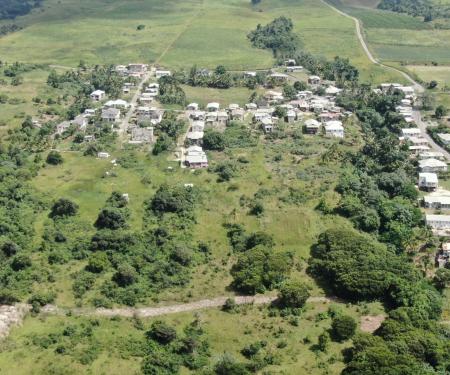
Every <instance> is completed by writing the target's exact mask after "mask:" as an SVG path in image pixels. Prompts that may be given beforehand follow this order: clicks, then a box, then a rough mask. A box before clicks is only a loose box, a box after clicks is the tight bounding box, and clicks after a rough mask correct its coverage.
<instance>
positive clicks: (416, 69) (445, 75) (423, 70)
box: [406, 65, 450, 88]
mask: <svg viewBox="0 0 450 375" xmlns="http://www.w3.org/2000/svg"><path fill="white" fill-rule="evenodd" d="M406 68H407V69H408V70H409V71H411V72H413V73H414V74H417V75H418V76H419V77H420V78H421V79H422V80H423V81H425V82H430V81H432V80H435V81H437V82H438V84H439V87H440V88H444V87H445V86H448V85H450V66H425V65H407V66H406Z"/></svg>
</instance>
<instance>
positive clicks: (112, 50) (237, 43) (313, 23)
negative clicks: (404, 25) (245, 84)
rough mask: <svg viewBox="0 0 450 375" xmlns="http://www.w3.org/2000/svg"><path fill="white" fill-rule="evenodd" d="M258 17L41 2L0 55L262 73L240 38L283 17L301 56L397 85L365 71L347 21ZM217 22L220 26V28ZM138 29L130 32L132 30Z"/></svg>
mask: <svg viewBox="0 0 450 375" xmlns="http://www.w3.org/2000/svg"><path fill="white" fill-rule="evenodd" d="M258 9H260V10H261V11H256V10H255V9H253V8H252V7H251V6H250V4H249V2H248V1H246V0H235V1H233V2H227V3H224V2H221V1H218V0H205V1H198V0H189V1H185V2H183V3H182V5H180V4H179V3H177V2H175V1H166V2H164V3H163V5H161V2H160V1H157V0H151V1H146V2H141V1H137V0H133V1H127V4H126V5H123V3H121V2H118V1H108V2H107V3H104V2H103V1H100V0H97V1H94V2H93V1H87V0H83V1H82V2H81V4H80V2H79V1H73V0H65V1H63V2H57V1H56V0H48V1H46V2H45V6H44V9H43V10H39V11H37V12H34V13H32V14H31V15H28V16H25V17H22V18H21V19H19V20H18V21H17V22H18V23H19V24H22V25H24V26H27V27H26V28H25V29H24V30H22V31H20V32H17V33H13V34H10V35H8V36H6V37H3V38H1V39H0V55H4V56H8V60H20V61H27V62H29V61H32V62H35V63H36V62H42V63H48V64H61V65H69V66H75V65H77V64H78V62H79V61H80V60H81V59H83V60H85V61H86V62H88V63H91V64H98V63H100V64H106V63H127V62H130V61H142V62H157V63H160V64H162V65H165V66H167V67H170V68H180V67H189V66H191V65H193V64H197V65H198V66H205V67H214V66H216V65H218V64H223V65H225V66H226V67H227V68H230V69H248V68H254V69H255V68H269V67H271V66H272V65H273V62H274V60H273V57H272V56H271V54H270V53H269V52H267V51H262V50H258V49H255V48H252V47H251V45H250V43H249V42H248V40H247V38H246V35H247V33H248V32H249V31H250V30H251V29H253V28H255V26H256V25H257V24H258V23H261V24H264V23H268V22H270V21H271V20H272V19H273V18H275V17H277V16H281V15H285V16H289V17H291V18H292V20H293V21H294V23H295V26H296V28H295V31H296V32H297V33H298V35H299V36H300V39H301V41H302V43H303V44H304V46H305V48H306V49H307V50H309V51H311V52H312V53H315V54H319V55H324V56H326V57H328V58H333V57H334V56H335V55H336V54H339V55H341V56H345V57H349V58H350V60H351V61H352V62H353V63H354V64H356V65H357V66H358V68H360V69H361V73H362V77H363V79H365V80H373V81H376V82H377V83H378V82H381V81H386V80H389V79H391V78H392V79H394V78H397V80H398V79H399V77H398V76H396V74H395V73H389V72H388V73H386V72H385V71H384V70H383V69H381V68H379V67H376V66H374V65H372V64H371V63H370V62H369V60H368V59H367V57H366V56H365V54H364V52H363V50H362V48H361V46H360V45H359V42H358V40H357V38H356V33H355V27H354V24H353V22H352V21H351V20H349V19H346V18H345V17H343V16H341V15H339V14H337V13H336V12H335V11H333V10H332V9H330V8H329V7H327V6H326V5H325V4H323V3H322V2H318V1H313V0H301V1H292V0H277V1H274V2H270V3H267V4H266V3H262V5H260V6H258ZM223 20H227V21H226V22H224V21H223ZM140 24H142V25H145V26H146V27H145V29H144V30H141V31H137V30H136V28H137V26H138V25H140ZM224 51H226V52H225V53H224Z"/></svg>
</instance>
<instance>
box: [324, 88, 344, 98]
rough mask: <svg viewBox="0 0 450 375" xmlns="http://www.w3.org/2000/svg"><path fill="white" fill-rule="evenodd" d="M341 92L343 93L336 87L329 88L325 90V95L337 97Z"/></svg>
mask: <svg viewBox="0 0 450 375" xmlns="http://www.w3.org/2000/svg"><path fill="white" fill-rule="evenodd" d="M341 91H342V90H341V89H338V88H337V87H335V86H328V87H327V88H326V89H325V94H326V95H331V96H336V95H337V94H339V93H340V92H341Z"/></svg>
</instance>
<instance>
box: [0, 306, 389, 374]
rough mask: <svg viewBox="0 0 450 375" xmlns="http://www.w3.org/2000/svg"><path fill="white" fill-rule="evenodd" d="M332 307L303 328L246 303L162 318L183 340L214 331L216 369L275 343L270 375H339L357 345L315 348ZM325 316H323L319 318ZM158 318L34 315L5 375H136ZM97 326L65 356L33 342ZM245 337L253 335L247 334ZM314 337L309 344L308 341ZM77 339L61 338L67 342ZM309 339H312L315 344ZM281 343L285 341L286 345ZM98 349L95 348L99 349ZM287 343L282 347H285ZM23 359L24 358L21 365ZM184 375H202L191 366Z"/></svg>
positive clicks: (5, 354) (17, 338)
mask: <svg viewBox="0 0 450 375" xmlns="http://www.w3.org/2000/svg"><path fill="white" fill-rule="evenodd" d="M328 308H329V304H323V303H317V304H308V305H307V306H306V309H305V312H304V313H302V315H301V316H300V317H299V318H298V325H293V324H290V323H289V321H292V319H290V318H289V317H287V318H281V317H270V316H269V315H268V310H267V308H264V307H256V306H255V307H253V306H245V307H241V313H239V314H232V313H226V312H222V311H219V310H218V309H208V310H203V311H201V312H199V313H182V314H176V315H171V316H168V317H163V318H162V320H164V321H165V322H167V323H168V324H169V325H171V326H173V327H175V328H176V329H177V332H178V334H179V335H181V334H182V331H183V327H185V326H186V325H188V324H189V323H191V322H192V321H194V320H195V319H198V320H199V321H200V322H201V326H202V328H203V329H204V331H205V333H206V334H207V339H208V342H209V344H210V353H211V357H210V358H209V362H210V366H212V365H213V364H214V363H216V362H217V361H218V359H219V358H220V356H221V355H223V353H225V352H226V353H229V354H231V355H232V356H233V357H234V358H236V359H238V360H239V361H246V360H245V358H244V357H243V356H242V354H241V353H240V351H241V350H242V348H243V347H244V346H246V345H248V344H251V343H254V342H256V341H259V340H265V341H267V345H268V348H270V350H271V351H272V352H273V353H274V354H276V356H277V358H279V360H280V362H281V364H277V365H272V366H269V367H267V368H266V369H265V370H269V371H275V372H280V371H282V372H284V373H287V374H293V373H298V371H303V372H304V373H308V374H311V375H316V374H317V375H319V374H323V371H324V369H326V370H327V373H329V374H338V373H339V372H340V371H341V370H342V368H343V364H342V354H341V351H342V349H344V348H346V347H349V346H350V344H351V342H350V341H347V342H345V343H334V342H332V343H330V347H329V350H328V351H327V353H320V352H318V353H317V354H316V353H314V352H313V351H312V350H311V348H312V347H313V346H314V344H316V343H317V336H318V335H320V334H321V333H322V332H323V331H324V330H325V329H328V328H329V327H330V319H329V318H328V317H327V315H326V314H325V315H324V314H323V313H324V312H326V311H327V309H328ZM334 308H337V309H340V310H341V311H343V312H345V313H346V314H349V315H351V316H353V317H355V318H356V319H357V320H359V317H360V316H361V315H363V314H372V315H377V314H380V313H382V308H381V306H380V305H379V304H368V305H365V306H352V305H349V306H346V305H343V304H334ZM320 313H322V315H319V314H320ZM153 321H154V319H143V320H142V321H141V322H140V323H139V325H138V324H137V323H136V321H134V320H133V319H115V318H112V319H105V318H99V319H89V318H83V317H45V316H43V317H39V318H36V317H28V318H27V319H26V320H25V322H24V325H23V326H22V327H21V328H20V329H14V330H13V332H12V335H11V336H10V338H8V340H7V341H6V342H4V343H3V344H2V355H1V356H0V372H1V373H2V374H5V375H12V374H14V375H22V374H23V375H25V374H26V375H31V374H42V373H43V372H46V373H53V374H79V373H93V374H112V375H116V374H117V375H119V374H123V373H125V372H127V373H130V374H134V373H135V372H136V371H138V370H139V368H140V363H141V360H142V357H143V355H144V353H145V350H143V347H145V337H144V334H145V331H146V330H147V329H149V327H150V325H151V323H152V322H153ZM68 326H71V327H83V326H84V327H86V326H88V327H89V326H91V327H92V331H93V334H92V336H91V337H90V338H88V339H87V340H86V339H84V340H83V339H82V340H81V341H82V343H80V344H77V345H75V346H74V347H73V348H72V349H71V350H69V351H68V352H66V353H65V354H58V353H57V352H56V351H55V348H56V347H57V346H58V345H56V344H53V345H50V346H49V347H48V348H43V347H41V346H39V345H36V344H34V343H33V342H38V341H37V340H36V338H38V337H46V336H47V335H49V334H51V333H53V334H58V333H60V332H62V331H63V330H64V328H65V327H68ZM243 332H245V334H243ZM305 339H306V340H305ZM68 340H70V338H69V337H63V339H62V340H61V341H62V342H63V343H64V344H65V345H67V341H68ZM308 340H311V341H310V342H308ZM280 343H283V344H282V345H281V344H280ZM94 345H95V350H93V346H94ZM277 346H279V347H277ZM87 352H95V356H94V357H93V358H92V361H88V363H85V364H82V363H80V361H83V358H85V359H84V360H86V359H87V358H89V357H86V356H84V357H83V353H87ZM19 358H20V360H19ZM181 373H182V374H191V373H196V372H195V371H189V370H188V369H187V368H183V369H182V370H181Z"/></svg>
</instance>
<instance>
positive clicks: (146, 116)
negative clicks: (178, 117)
mask: <svg viewBox="0 0 450 375" xmlns="http://www.w3.org/2000/svg"><path fill="white" fill-rule="evenodd" d="M163 114H164V111H163V110H161V109H159V108H156V107H138V109H137V110H136V116H137V123H138V125H140V124H145V123H151V124H152V125H157V124H159V123H160V122H161V120H162V117H163Z"/></svg>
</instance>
